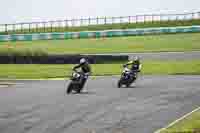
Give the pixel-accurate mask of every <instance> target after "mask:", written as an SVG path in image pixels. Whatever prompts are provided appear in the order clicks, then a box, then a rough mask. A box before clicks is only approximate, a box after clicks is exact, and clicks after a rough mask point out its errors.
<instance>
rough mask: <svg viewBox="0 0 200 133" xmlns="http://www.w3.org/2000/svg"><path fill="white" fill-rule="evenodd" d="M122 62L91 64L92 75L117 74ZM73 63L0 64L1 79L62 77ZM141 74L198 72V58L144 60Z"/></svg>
mask: <svg viewBox="0 0 200 133" xmlns="http://www.w3.org/2000/svg"><path fill="white" fill-rule="evenodd" d="M122 64H123V63H121V64H92V71H93V74H92V75H94V76H105V75H119V74H121V70H122ZM73 66H74V65H41V64H26V65H22V64H1V65H0V78H1V79H24V78H28V79H35V78H63V77H66V76H69V75H70V74H71V69H72V67H73ZM188 66H190V67H188ZM142 74H148V75H151V74H159V75H173V74H200V60H193V61H181V62H177V61H144V62H143V69H142Z"/></svg>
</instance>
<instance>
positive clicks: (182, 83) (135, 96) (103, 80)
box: [0, 75, 200, 133]
mask: <svg viewBox="0 0 200 133" xmlns="http://www.w3.org/2000/svg"><path fill="white" fill-rule="evenodd" d="M118 78H119V77H99V78H96V79H93V80H88V82H87V84H86V86H85V89H84V91H83V93H82V94H70V95H67V94H65V91H66V86H67V84H68V83H69V81H63V80H58V81H51V80H44V81H13V82H17V83H18V84H16V85H11V86H7V87H6V86H3V87H0V107H1V109H0V133H153V132H155V131H156V130H157V129H159V128H162V127H164V126H166V125H167V124H169V123H170V122H172V121H174V120H175V119H178V118H180V117H181V116H183V115H184V114H186V113H188V112H190V111H192V110H193V109H195V108H197V107H198V106H200V102H199V101H200V96H199V95H200V82H199V81H200V76H197V75H196V76H193V75H191V76H189V75H188V76H183V75H177V76H170V75H169V76H142V75H141V76H140V77H139V79H138V80H137V82H136V84H133V86H132V87H130V88H117V87H116V86H117V81H118Z"/></svg>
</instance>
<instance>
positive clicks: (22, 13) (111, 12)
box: [0, 0, 200, 24]
mask: <svg viewBox="0 0 200 133" xmlns="http://www.w3.org/2000/svg"><path fill="white" fill-rule="evenodd" d="M199 11H200V0H2V1H1V4H0V23H1V24H5V23H16V22H32V21H47V20H64V19H70V18H85V17H86V18H88V17H97V16H129V15H130V16H131V15H133V16H134V15H142V14H155V13H187V12H199Z"/></svg>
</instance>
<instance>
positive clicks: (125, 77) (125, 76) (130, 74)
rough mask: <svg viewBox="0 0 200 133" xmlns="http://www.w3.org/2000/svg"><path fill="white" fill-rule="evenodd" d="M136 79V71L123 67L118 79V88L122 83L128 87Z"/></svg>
mask: <svg viewBox="0 0 200 133" xmlns="http://www.w3.org/2000/svg"><path fill="white" fill-rule="evenodd" d="M136 79H137V71H131V70H130V69H129V68H127V67H124V69H123V71H122V74H121V78H120V80H119V81H118V88H121V87H122V85H125V86H126V87H129V86H130V85H131V84H132V83H133V82H134V81H135V80H136Z"/></svg>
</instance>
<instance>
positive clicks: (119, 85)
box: [117, 80, 122, 88]
mask: <svg viewBox="0 0 200 133" xmlns="http://www.w3.org/2000/svg"><path fill="white" fill-rule="evenodd" d="M117 87H118V88H121V87H122V83H121V80H119V81H118V83H117Z"/></svg>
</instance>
